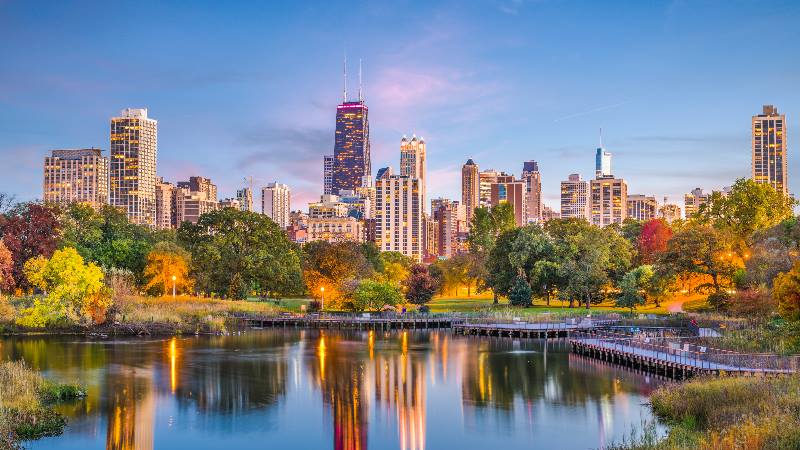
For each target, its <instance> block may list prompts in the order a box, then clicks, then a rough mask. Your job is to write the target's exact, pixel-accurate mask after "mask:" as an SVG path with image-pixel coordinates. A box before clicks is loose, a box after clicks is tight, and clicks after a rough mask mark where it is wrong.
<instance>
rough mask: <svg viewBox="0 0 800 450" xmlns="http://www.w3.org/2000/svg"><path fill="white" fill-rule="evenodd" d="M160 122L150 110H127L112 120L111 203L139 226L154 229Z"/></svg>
mask: <svg viewBox="0 0 800 450" xmlns="http://www.w3.org/2000/svg"><path fill="white" fill-rule="evenodd" d="M157 158H158V122H157V121H156V120H154V119H151V118H149V117H148V116H147V109H136V108H127V109H124V110H122V112H121V113H120V116H119V117H114V118H112V119H111V146H110V149H109V203H110V204H111V206H114V207H115V208H119V209H121V210H122V211H124V212H125V213H126V214H127V216H128V219H129V220H130V221H131V222H133V223H135V224H139V225H148V226H151V227H154V226H155V216H156V181H157V178H156V161H157Z"/></svg>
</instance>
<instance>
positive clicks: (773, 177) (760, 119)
mask: <svg viewBox="0 0 800 450" xmlns="http://www.w3.org/2000/svg"><path fill="white" fill-rule="evenodd" d="M752 134H753V151H752V161H753V162H752V176H753V181H755V182H756V183H760V184H769V185H770V186H772V187H773V188H775V190H776V191H778V192H780V193H782V194H783V195H788V194H789V173H788V168H787V154H786V115H784V114H779V113H778V108H776V107H775V106H773V105H764V107H763V109H762V113H761V114H759V115H755V116H753V126H752Z"/></svg>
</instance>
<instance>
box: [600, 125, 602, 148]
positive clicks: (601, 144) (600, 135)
mask: <svg viewBox="0 0 800 450" xmlns="http://www.w3.org/2000/svg"><path fill="white" fill-rule="evenodd" d="M600 148H603V127H600Z"/></svg>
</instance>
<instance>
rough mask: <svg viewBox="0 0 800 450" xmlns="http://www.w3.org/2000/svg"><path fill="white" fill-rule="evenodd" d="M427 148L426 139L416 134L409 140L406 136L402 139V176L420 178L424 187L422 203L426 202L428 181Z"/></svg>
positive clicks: (421, 187)
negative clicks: (426, 184) (426, 182)
mask: <svg viewBox="0 0 800 450" xmlns="http://www.w3.org/2000/svg"><path fill="white" fill-rule="evenodd" d="M425 158H426V148H425V140H424V139H422V138H421V137H420V138H417V136H416V135H414V136H412V137H411V140H410V141H409V140H407V139H406V137H405V136H403V139H401V140H400V176H401V177H409V178H417V179H419V181H420V183H419V186H420V189H422V193H421V195H422V204H423V205H424V204H425V181H426V178H427V177H426V175H427V174H426V163H425Z"/></svg>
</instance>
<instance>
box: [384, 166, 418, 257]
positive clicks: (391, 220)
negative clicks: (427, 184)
mask: <svg viewBox="0 0 800 450" xmlns="http://www.w3.org/2000/svg"><path fill="white" fill-rule="evenodd" d="M379 174H380V178H378V179H376V180H375V191H376V195H375V243H376V244H377V245H378V248H380V249H381V250H383V251H395V252H400V253H402V254H404V255H406V256H408V257H410V258H412V259H414V260H415V261H418V262H419V261H421V260H422V252H423V246H424V242H423V238H424V230H423V227H424V217H423V209H424V206H423V204H422V189H421V186H420V183H421V181H420V179H419V178H410V177H407V176H402V175H392V170H391V168H387V169H381V170H380V171H379Z"/></svg>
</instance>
